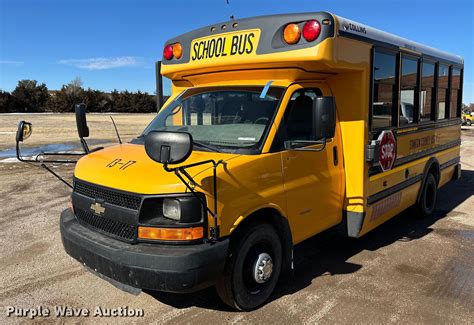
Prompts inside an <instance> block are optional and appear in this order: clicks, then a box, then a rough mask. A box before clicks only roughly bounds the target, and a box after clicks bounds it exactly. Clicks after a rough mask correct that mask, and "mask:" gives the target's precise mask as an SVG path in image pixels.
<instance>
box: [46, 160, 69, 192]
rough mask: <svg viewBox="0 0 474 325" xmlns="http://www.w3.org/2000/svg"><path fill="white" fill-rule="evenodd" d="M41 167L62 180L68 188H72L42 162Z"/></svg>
mask: <svg viewBox="0 0 474 325" xmlns="http://www.w3.org/2000/svg"><path fill="white" fill-rule="evenodd" d="M41 167H43V168H44V169H46V170H47V171H48V172H50V173H51V174H52V175H53V176H54V177H56V178H57V179H59V180H60V181H61V182H63V183H64V184H66V185H67V186H68V187H69V188H71V189H73V186H72V185H71V184H69V183H68V182H67V181H66V180H65V179H64V178H62V177H61V176H59V175H58V174H56V173H55V172H54V171H53V170H52V169H51V168H49V167H48V166H46V165H45V164H44V163H41Z"/></svg>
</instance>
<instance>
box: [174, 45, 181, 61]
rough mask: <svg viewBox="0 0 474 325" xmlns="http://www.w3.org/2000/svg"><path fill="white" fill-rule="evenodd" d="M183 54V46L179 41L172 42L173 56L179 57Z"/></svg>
mask: <svg viewBox="0 0 474 325" xmlns="http://www.w3.org/2000/svg"><path fill="white" fill-rule="evenodd" d="M182 55H183V47H182V46H181V44H180V43H176V44H173V56H174V57H175V58H176V59H180V58H181V56H182Z"/></svg>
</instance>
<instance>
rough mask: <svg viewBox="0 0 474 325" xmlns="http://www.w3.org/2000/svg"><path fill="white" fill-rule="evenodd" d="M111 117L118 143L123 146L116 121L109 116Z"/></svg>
mask: <svg viewBox="0 0 474 325" xmlns="http://www.w3.org/2000/svg"><path fill="white" fill-rule="evenodd" d="M109 117H110V119H111V120H112V123H113V125H114V129H115V133H116V134H117V138H118V142H119V143H120V144H122V139H120V134H119V132H118V130H117V125H115V121H114V119H113V118H112V116H110V115H109Z"/></svg>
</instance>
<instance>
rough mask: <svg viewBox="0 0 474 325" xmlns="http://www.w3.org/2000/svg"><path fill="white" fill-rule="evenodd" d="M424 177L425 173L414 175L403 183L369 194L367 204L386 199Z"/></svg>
mask: <svg viewBox="0 0 474 325" xmlns="http://www.w3.org/2000/svg"><path fill="white" fill-rule="evenodd" d="M422 178H423V175H418V176H415V177H412V178H410V179H407V180H406V181H403V182H401V183H398V184H397V185H394V186H392V187H390V188H387V189H386V190H383V191H381V192H378V193H375V194H373V195H371V196H369V197H368V198H367V204H368V205H370V204H374V203H375V202H378V201H380V200H382V199H385V198H386V197H387V196H390V195H392V194H395V193H397V192H399V191H401V190H403V189H405V188H407V187H409V186H411V185H413V184H416V183H418V182H419V181H421V179H422Z"/></svg>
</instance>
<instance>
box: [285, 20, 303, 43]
mask: <svg viewBox="0 0 474 325" xmlns="http://www.w3.org/2000/svg"><path fill="white" fill-rule="evenodd" d="M300 37H301V31H300V27H299V26H298V25H297V24H288V25H286V27H285V30H284V31H283V39H284V40H285V42H287V43H288V44H296V43H298V41H299V40H300Z"/></svg>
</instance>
